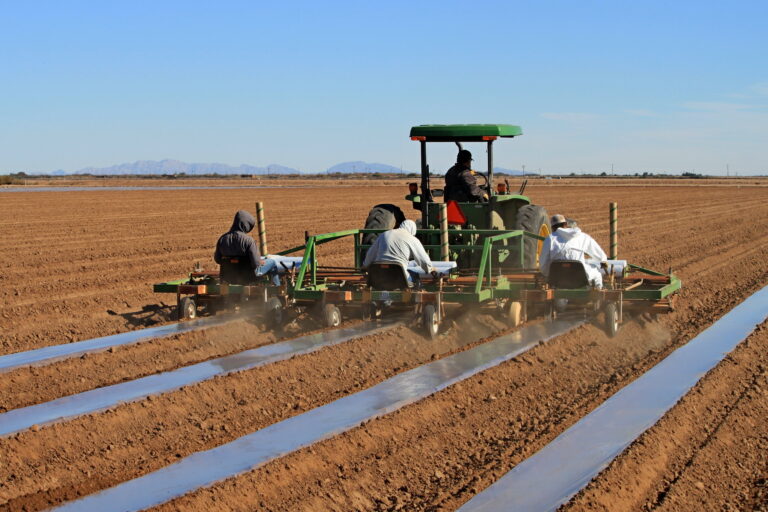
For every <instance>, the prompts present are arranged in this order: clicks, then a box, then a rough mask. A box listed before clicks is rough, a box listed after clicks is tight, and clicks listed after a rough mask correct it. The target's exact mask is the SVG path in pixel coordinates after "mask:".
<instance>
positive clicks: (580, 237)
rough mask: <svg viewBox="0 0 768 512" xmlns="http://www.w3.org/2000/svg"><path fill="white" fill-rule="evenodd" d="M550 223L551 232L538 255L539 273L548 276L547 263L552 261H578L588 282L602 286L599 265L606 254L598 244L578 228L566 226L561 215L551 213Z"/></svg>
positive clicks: (564, 219) (565, 221)
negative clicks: (585, 273)
mask: <svg viewBox="0 0 768 512" xmlns="http://www.w3.org/2000/svg"><path fill="white" fill-rule="evenodd" d="M573 224H575V222H574V223H573ZM551 225H552V234H551V235H549V236H548V237H547V238H546V239H545V240H544V245H543V246H542V247H541V255H540V256H539V267H540V268H541V273H542V274H544V276H545V277H548V276H549V265H550V263H551V262H553V261H563V260H575V261H580V262H581V263H582V265H584V270H586V272H587V279H589V282H590V284H592V285H593V286H595V287H597V288H602V287H603V276H602V274H600V268H599V267H600V264H601V263H602V262H604V261H605V260H606V255H605V252H604V251H603V249H602V248H601V247H600V245H598V243H597V242H595V239H594V238H592V237H591V236H589V235H588V234H586V233H584V232H583V231H582V230H581V229H580V228H578V227H568V225H569V223H568V220H567V219H566V218H565V217H564V216H563V215H560V214H558V215H553V216H552V220H551Z"/></svg>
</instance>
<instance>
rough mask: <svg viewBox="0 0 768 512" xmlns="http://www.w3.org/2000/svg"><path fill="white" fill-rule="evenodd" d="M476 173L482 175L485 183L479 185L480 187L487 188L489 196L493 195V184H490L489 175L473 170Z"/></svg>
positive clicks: (486, 191)
mask: <svg viewBox="0 0 768 512" xmlns="http://www.w3.org/2000/svg"><path fill="white" fill-rule="evenodd" d="M472 172H474V173H475V175H476V176H482V177H483V180H484V181H485V183H483V184H482V185H479V187H480V188H481V189H483V190H485V193H486V194H488V197H491V186H490V185H489V184H488V176H487V175H485V174H483V173H482V172H480V171H472Z"/></svg>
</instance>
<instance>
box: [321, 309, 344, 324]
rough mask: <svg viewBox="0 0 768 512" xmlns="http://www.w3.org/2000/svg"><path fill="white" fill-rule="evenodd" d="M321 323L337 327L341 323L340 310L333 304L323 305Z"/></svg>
mask: <svg viewBox="0 0 768 512" xmlns="http://www.w3.org/2000/svg"><path fill="white" fill-rule="evenodd" d="M323 323H324V324H325V326H326V327H338V326H339V325H341V311H339V308H338V307H336V305H335V304H326V305H325V306H323Z"/></svg>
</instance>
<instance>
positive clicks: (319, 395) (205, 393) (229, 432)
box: [0, 324, 496, 510]
mask: <svg viewBox="0 0 768 512" xmlns="http://www.w3.org/2000/svg"><path fill="white" fill-rule="evenodd" d="M493 325H496V324H493ZM491 330H492V328H491V327H487V328H485V330H484V333H485V334H487V333H488V332H490V331H491ZM476 335H481V334H480V333H476ZM468 336H471V333H466V332H464V333H458V332H453V333H450V334H449V335H447V336H443V337H441V338H440V339H439V340H435V341H427V340H425V339H424V338H423V337H422V336H421V335H420V334H415V333H413V332H412V331H411V330H410V329H409V328H407V327H398V328H397V329H395V331H394V332H391V333H380V334H377V335H372V336H368V337H364V338H361V339H358V340H353V341H350V342H347V343H346V344H344V345H341V346H335V347H330V348H327V349H324V350H322V351H320V352H318V353H314V354H309V355H307V356H302V357H299V358H294V359H292V360H289V361H283V362H280V363H275V364H273V365H269V366H266V367H263V368H260V369H258V370H253V371H248V372H242V373H238V374H234V375H230V376H227V377H223V378H220V379H214V380H213V381H207V382H204V383H201V384H199V385H196V386H190V387H188V388H186V389H184V390H181V391H178V392H173V393H169V394H165V395H161V396H159V397H156V398H153V399H151V400H145V401H143V402H140V403H135V404H128V405H125V406H122V407H119V408H118V409H117V410H115V411H110V412H106V413H102V414H96V415H93V416H91V417H85V418H79V419H75V420H73V421H70V422H67V423H64V424H58V425H52V426H50V427H46V428H43V429H42V430H40V431H39V432H24V433H21V434H17V435H16V436H14V437H13V438H11V439H1V440H0V454H2V457H3V460H4V461H7V463H6V464H4V466H3V467H2V468H0V482H10V481H12V482H14V484H13V492H12V493H11V492H10V490H6V489H8V488H7V487H0V499H6V500H9V508H10V509H11V510H15V509H21V508H23V507H26V508H25V510H37V509H39V508H44V507H46V506H49V505H50V504H52V503H56V502H59V501H61V500H65V499H71V498H73V497H74V496H76V495H78V494H79V493H84V492H93V491H94V490H97V489H99V488H103V487H105V486H109V485H113V484H115V483H117V482H119V481H123V480H126V479H128V478H132V477H134V476H138V475H140V474H143V473H146V472H148V471H150V470H153V469H156V468H158V467H161V466H164V465H167V464H169V463H170V462H172V461H174V460H175V459H177V458H178V457H181V456H185V455H188V454H189V453H192V452H194V451H200V450H202V449H206V448H210V447H213V446H217V445H219V444H222V443H225V442H227V441H230V440H232V439H234V438H235V437H239V436H241V435H244V434H246V433H249V432H252V431H253V430H256V429H258V428H261V427H264V426H266V425H269V424H271V423H274V422H276V421H280V420H282V419H285V418H287V417H290V416H293V415H295V414H298V413H300V412H302V411H305V410H307V409H309V408H312V407H316V406H318V405H322V404H324V403H327V402H329V401H332V400H334V399H336V398H339V397H341V396H344V395H346V394H348V393H351V392H354V391H358V390H360V389H362V388H364V387H368V386H370V385H373V384H375V383H377V382H380V381H381V380H384V379H386V378H388V377H390V376H392V375H394V374H396V373H399V372H402V371H404V370H407V369H409V368H412V367H414V366H416V365H419V364H423V363H425V362H428V361H430V360H433V359H434V358H436V357H438V356H441V355H444V354H448V353H452V352H453V351H455V350H456V349H459V348H460V347H462V346H464V345H466V344H467V343H468V342H471V341H472V338H471V337H468ZM62 440H66V442H65V443H63V442H62ZM30 442H32V443H34V444H35V445H36V446H38V448H39V450H37V452H36V455H34V456H32V457H31V458H29V457H21V456H20V455H19V454H18V452H17V449H18V448H19V447H24V446H26V445H27V444H28V443H30ZM104 460H106V462H107V464H109V467H110V470H109V472H108V474H105V473H100V474H96V472H95V471H93V469H94V468H96V467H98V466H99V465H100V464H101V463H102V462H103V461H104ZM25 467H27V468H29V467H31V468H35V471H34V474H29V476H28V477H24V478H21V479H19V478H18V476H17V475H19V474H22V473H25V472H24V471H22V470H23V468H25ZM27 473H28V471H27ZM89 473H90V474H89Z"/></svg>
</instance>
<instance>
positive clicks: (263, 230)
mask: <svg viewBox="0 0 768 512" xmlns="http://www.w3.org/2000/svg"><path fill="white" fill-rule="evenodd" d="M256 221H257V222H258V224H259V251H261V257H262V258H265V257H266V256H267V254H269V252H268V251H267V227H266V223H265V222H264V203H262V202H261V201H259V202H257V203H256Z"/></svg>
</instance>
